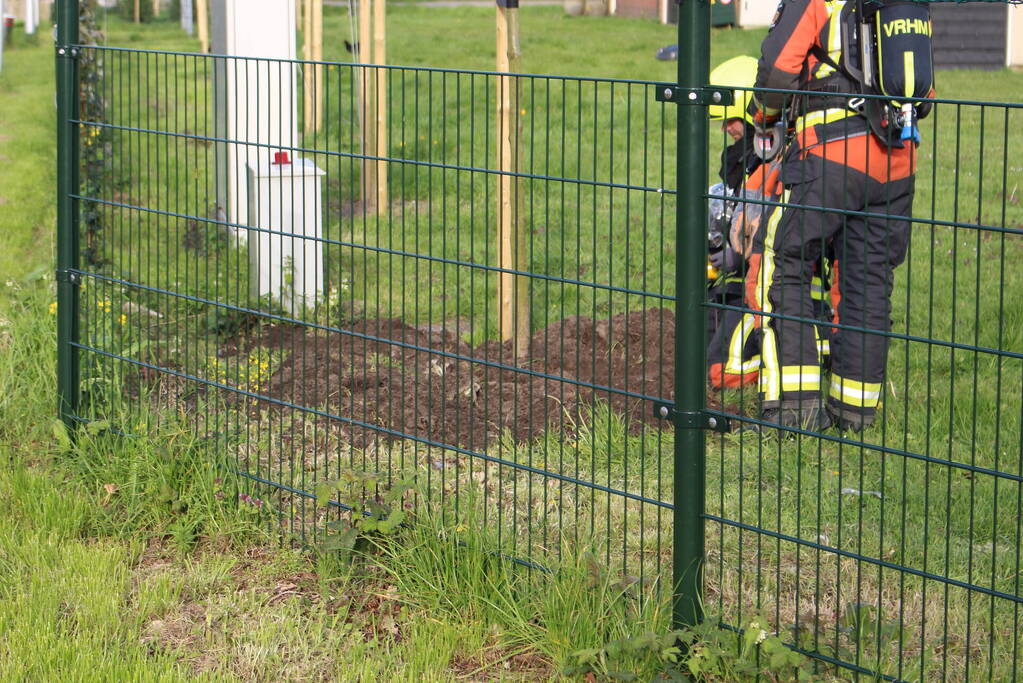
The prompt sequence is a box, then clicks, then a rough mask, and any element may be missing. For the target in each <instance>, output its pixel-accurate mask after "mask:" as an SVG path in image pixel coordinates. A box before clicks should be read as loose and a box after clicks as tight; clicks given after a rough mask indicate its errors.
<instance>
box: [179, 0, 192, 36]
mask: <svg viewBox="0 0 1023 683" xmlns="http://www.w3.org/2000/svg"><path fill="white" fill-rule="evenodd" d="M192 24H193V21H192V0H181V29H182V30H183V31H184V32H185V33H187V34H188V35H192V31H193V28H192Z"/></svg>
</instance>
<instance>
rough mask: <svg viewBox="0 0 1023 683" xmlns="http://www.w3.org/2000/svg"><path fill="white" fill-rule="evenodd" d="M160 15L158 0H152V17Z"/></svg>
mask: <svg viewBox="0 0 1023 683" xmlns="http://www.w3.org/2000/svg"><path fill="white" fill-rule="evenodd" d="M159 16H160V0H153V19H157V18H159Z"/></svg>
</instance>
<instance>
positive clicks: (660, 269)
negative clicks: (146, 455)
mask: <svg viewBox="0 0 1023 683" xmlns="http://www.w3.org/2000/svg"><path fill="white" fill-rule="evenodd" d="M86 51H87V52H89V53H94V54H97V55H100V58H101V59H102V61H103V63H104V82H103V85H102V87H103V89H104V90H105V98H104V99H105V101H106V102H107V109H106V112H105V116H104V117H102V118H97V119H91V120H82V121H80V122H79V123H80V125H81V130H82V144H83V147H84V148H85V149H86V150H88V149H89V148H90V147H92V146H102V147H103V148H104V149H105V150H106V152H105V153H104V157H105V158H106V159H107V164H106V166H105V168H104V170H103V173H104V180H103V181H102V182H100V183H96V184H95V187H96V193H95V194H91V195H88V196H86V195H80V196H77V197H76V199H77V200H78V201H79V202H80V203H81V204H82V205H83V206H87V207H90V209H92V210H94V211H95V212H96V214H97V218H98V220H99V221H100V223H101V224H102V226H103V227H102V231H101V237H98V238H97V239H101V240H102V245H101V246H99V247H98V248H97V250H96V252H97V253H98V254H99V255H100V256H99V258H98V259H97V262H96V263H94V264H89V265H87V266H85V267H84V268H83V272H82V277H83V285H84V290H83V295H82V311H83V313H82V317H83V335H82V346H81V348H82V350H83V351H85V353H84V354H83V355H82V362H83V367H84V368H85V369H84V370H83V372H84V376H85V380H84V387H83V388H84V390H85V393H86V396H85V401H84V406H88V407H89V409H91V410H110V408H111V406H114V405H116V404H117V403H118V402H119V401H124V400H129V401H137V400H149V401H155V402H157V403H158V404H159V405H161V406H162V407H165V408H178V409H184V410H187V412H188V413H189V415H190V417H191V419H194V420H195V426H196V429H197V430H198V432H199V433H201V434H204V435H208V436H209V437H210V438H212V439H215V440H216V441H217V442H218V446H217V448H218V450H221V451H222V452H224V453H227V454H229V460H231V461H232V464H233V466H234V467H235V468H237V469H238V470H239V471H241V472H244V473H246V474H247V475H251V476H252V477H253V478H255V479H257V480H259V481H266V482H272V483H273V484H274V485H276V486H277V487H278V488H277V491H276V492H275V493H274V494H273V495H271V496H269V497H268V499H269V501H270V503H271V504H272V507H273V508H274V509H275V510H276V511H277V512H278V514H279V515H280V516H281V518H282V519H283V520H285V521H286V526H287V528H288V530H289V531H290V532H293V533H294V534H295V535H296V536H298V537H299V538H301V539H303V540H308V541H314V540H316V539H317V538H320V537H322V535H323V533H324V530H323V527H322V525H321V524H320V522H321V521H323V520H322V519H321V517H322V515H321V514H319V512H318V510H317V509H316V506H315V505H314V504H313V503H312V502H311V501H309V500H307V497H308V496H310V495H312V494H313V493H314V491H315V488H316V485H317V484H318V483H322V482H327V481H333V480H337V479H339V478H341V477H342V475H343V473H344V472H350V471H358V472H360V473H367V474H372V475H374V476H377V477H381V478H382V480H383V482H394V481H404V480H407V479H409V478H415V480H416V481H417V482H418V486H417V488H418V491H419V493H420V494H421V496H422V498H424V499H427V500H431V501H438V502H439V501H443V502H444V504H445V506H446V507H450V510H448V511H447V512H449V513H450V514H452V515H455V516H458V515H461V514H462V513H463V511H466V510H472V509H475V510H477V511H478V512H477V513H474V514H479V515H481V516H482V520H483V521H484V522H485V523H486V524H490V525H492V528H493V532H494V534H495V537H496V540H495V543H496V544H497V549H499V550H500V551H501V552H502V553H505V554H508V555H511V556H515V557H517V558H520V559H522V560H524V561H526V562H530V563H536V564H543V565H546V564H548V563H550V562H553V561H556V560H554V558H556V557H557V556H559V555H560V554H561V553H562V552H564V551H566V550H567V549H569V548H579V547H583V546H586V547H592V549H593V550H594V551H595V552H597V553H598V554H599V555H600V556H603V557H604V559H605V561H607V562H608V563H609V564H611V565H613V566H614V567H616V568H617V569H618V570H620V571H622V572H624V573H626V574H628V575H631V576H635V577H636V578H637V579H639V580H642V581H644V582H652V581H654V580H655V579H657V578H658V577H659V576H660V572H661V569H662V568H663V567H664V566H665V563H667V562H668V559H669V557H670V543H668V542H667V539H666V537H665V533H666V530H667V529H668V528H670V527H669V526H668V525H669V521H670V515H669V514H668V513H669V509H668V508H669V507H670V506H669V505H668V504H667V503H666V502H665V500H668V499H669V498H668V496H669V495H670V485H669V483H668V482H669V480H670V478H669V476H668V475H669V472H667V471H666V469H665V458H664V457H662V452H663V451H664V450H665V448H668V447H669V446H670V442H671V435H670V433H669V432H667V431H665V430H664V429H662V426H667V423H665V422H663V421H661V420H659V419H657V418H656V416H655V414H654V411H653V409H652V407H651V405H652V401H654V400H661V401H667V400H668V399H670V395H671V391H672V387H673V373H672V369H671V353H672V343H673V338H674V327H673V316H672V313H671V310H670V302H671V300H672V289H673V275H672V260H671V249H672V240H671V239H670V237H669V235H668V234H665V230H667V231H668V232H670V231H671V230H672V229H673V225H672V222H673V220H672V217H673V216H674V207H673V193H672V192H670V191H666V190H665V189H664V188H665V187H666V186H668V184H669V183H668V176H669V173H668V172H666V171H665V169H666V168H670V167H671V164H672V163H673V160H674V129H673V127H674V118H673V117H672V116H670V115H669V114H670V111H669V112H666V111H665V109H664V107H663V106H662V105H660V104H658V103H657V102H655V101H654V98H653V94H652V87H653V86H652V84H647V83H635V82H617V81H602V80H583V79H563V78H555V77H529V78H521V79H519V88H520V97H519V102H520V109H519V111H518V112H517V113H518V118H519V119H520V121H521V123H520V125H519V128H518V130H517V131H516V132H515V133H514V138H515V141H516V143H517V144H516V145H515V147H516V149H517V150H518V152H517V154H518V157H519V158H518V161H517V165H518V168H519V169H520V170H519V171H517V172H513V173H517V175H514V179H515V181H516V182H515V184H514V190H513V192H514V195H515V196H514V198H513V199H514V202H515V203H517V204H518V206H519V207H520V209H519V212H520V216H521V219H520V221H519V223H520V225H521V226H522V229H523V230H524V231H526V235H525V242H526V246H527V252H528V258H529V264H530V265H529V268H528V271H527V270H522V271H515V270H510V269H509V268H508V267H501V266H499V259H498V255H497V252H498V246H499V245H498V244H497V241H496V238H495V235H496V208H495V207H496V199H497V194H496V193H497V185H496V181H497V179H498V174H497V173H496V172H495V162H496V156H497V153H496V147H497V142H496V138H497V135H498V131H497V129H496V123H495V118H496V114H495V110H494V107H493V105H492V103H493V102H495V101H496V98H497V88H498V87H501V81H499V80H498V77H496V76H495V75H494V74H486V73H466V72H452V71H442V70H431V69H412V68H373V69H370V71H371V72H374V75H373V76H371V77H368V78H366V77H364V76H363V74H362V71H363V70H362V69H360V68H359V67H355V66H352V65H342V64H329V65H323V68H324V70H325V77H324V80H323V84H324V86H323V88H324V92H323V96H324V98H323V101H324V104H323V106H324V108H325V113H326V114H327V116H325V121H326V125H325V126H324V128H323V129H322V130H320V131H318V132H315V133H313V134H311V135H306V136H304V137H302V138H297V137H294V135H295V134H294V132H293V130H291V127H293V125H294V124H293V119H292V117H291V116H290V115H289V114H288V113H287V112H285V113H284V114H281V113H280V112H278V111H274V109H275V108H276V107H277V106H278V104H279V102H280V101H281V99H282V98H281V96H280V95H279V94H278V90H277V89H278V88H280V87H281V85H280V84H282V83H283V84H286V83H290V84H291V86H290V87H291V88H295V87H296V84H297V81H298V79H296V78H294V76H293V74H294V72H295V71H296V70H297V69H301V68H312V67H311V66H310V65H302V64H298V63H292V62H286V61H267V60H257V59H242V58H226V57H202V56H196V55H181V54H170V53H155V52H147V51H137V50H121V49H114V48H87V49H86ZM376 74H379V75H386V85H385V86H384V87H386V89H387V96H386V100H387V102H388V105H389V107H388V108H389V111H388V123H389V125H388V140H387V141H388V148H389V149H390V150H391V152H390V155H389V156H388V157H387V159H386V161H387V167H386V168H387V174H388V180H389V191H390V201H389V202H388V203H387V204H386V205H378V206H376V207H372V206H368V203H369V202H367V200H366V197H365V195H364V192H363V183H362V180H361V177H362V176H361V174H362V169H363V164H364V162H365V161H366V157H367V156H369V157H373V154H372V152H371V153H369V154H368V155H367V154H366V153H364V152H363V148H362V140H361V136H360V121H362V120H364V118H365V117H364V115H363V112H362V111H361V110H360V104H359V102H360V101H361V100H362V95H361V92H360V87H361V85H360V84H362V83H364V82H367V81H368V82H371V83H374V84H376V83H381V82H383V79H380V78H378V77H377V75H376ZM261 82H262V83H265V84H266V85H265V89H263V87H262V86H261ZM509 82H510V81H509ZM230 83H247V84H248V90H249V92H248V93H247V94H246V97H248V98H249V99H248V104H249V106H248V107H243V105H244V104H245V102H225V101H224V100H223V93H218V92H217V88H218V87H223V88H224V89H227V84H230ZM131 93H146V95H145V96H144V97H136V96H134V95H132V94H131ZM267 93H271V97H270V99H269V101H270V102H272V104H271V105H270V106H269V107H266V106H264V107H262V108H260V105H259V104H258V102H257V100H259V98H261V97H264V96H265V95H266V94H267ZM292 97H293V94H292V95H286V96H284V98H283V99H284V100H285V101H288V100H291V98H292ZM218 98H221V99H219V100H218ZM296 99H298V98H296ZM368 99H370V100H372V99H375V98H373V97H370V98H368ZM291 101H294V100H291ZM243 109H245V110H247V114H243V113H239V114H238V115H239V117H240V118H241V117H245V118H244V119H243V120H238V121H231V120H230V117H231V115H232V114H233V113H237V112H241V111H242V110H243ZM218 113H219V116H218ZM225 114H226V116H225ZM289 136H290V137H289ZM269 139H275V140H276V141H277V142H276V144H269V143H266V142H261V140H269ZM249 141H252V142H249ZM285 141H287V142H286V143H285ZM243 143H244V144H243ZM282 151H283V152H285V153H286V154H288V155H289V157H288V159H289V161H290V164H288V163H283V164H282V163H277V164H274V163H273V162H274V159H275V157H276V158H277V160H278V161H281V160H282V159H283V158H282V157H277V155H278V154H279V153H281V152H282ZM373 163H374V162H373V160H372V159H371V160H370V164H373ZM303 164H315V167H316V169H318V171H317V172H316V173H306V171H305V170H301V169H304V168H305V167H304V166H303ZM245 167H247V168H245ZM366 168H368V169H369V172H370V173H374V172H375V167H374V166H372V165H370V166H366ZM293 169H300V170H298V171H295V170H293ZM259 173H265V174H266V175H267V176H268V177H269V178H270V179H269V181H268V183H267V184H265V185H261V184H260V181H259V179H258V178H257V177H256V176H257V174H259ZM246 174H250V175H251V176H252V177H251V178H250V179H249V180H248V182H245V181H244V177H245V175H246ZM373 199H374V197H371V198H370V201H372V200H373ZM321 211H322V216H318V215H317V213H318V212H321ZM243 213H244V214H247V217H246V218H245V219H244V220H239V219H238V216H239V215H242V214H243ZM662 226H667V228H665V227H662ZM292 235H298V236H297V237H292ZM310 246H312V249H311V250H310ZM301 259H305V262H304V264H299V263H298V261H299V260H301ZM317 262H322V266H319V265H313V264H314V263H317ZM310 267H311V268H313V269H314V271H313V274H310V273H309V272H307V271H306V270H304V269H308V268H310ZM321 269H322V270H321ZM502 273H511V274H513V275H515V276H517V277H528V278H529V303H530V308H531V319H532V325H533V329H532V331H531V333H530V336H529V339H528V340H526V341H527V344H525V349H524V352H521V351H522V350H521V349H520V350H519V352H517V350H516V346H515V344H514V343H513V341H512V340H507V341H502V340H501V339H500V338H499V336H498V334H497V332H496V326H497V320H498V306H499V304H498V299H497V294H496V291H497V282H498V278H499V277H500V276H501V275H502ZM321 277H322V280H320V279H319V278H321ZM308 280H316V281H315V282H313V283H312V289H314V290H316V292H317V293H318V295H316V296H306V294H307V293H308V291H309V284H310V283H309V282H308ZM143 397H145V398H143ZM666 444H667V446H666ZM381 485H386V484H381ZM468 501H477V502H473V503H470V502H468ZM338 502H339V503H348V504H350V503H351V501H346V500H344V499H343V497H340V496H339V500H338Z"/></svg>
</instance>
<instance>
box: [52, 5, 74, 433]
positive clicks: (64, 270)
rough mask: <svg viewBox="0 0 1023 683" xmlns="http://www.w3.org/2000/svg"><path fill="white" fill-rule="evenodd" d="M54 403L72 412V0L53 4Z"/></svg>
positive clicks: (67, 419) (67, 418)
mask: <svg viewBox="0 0 1023 683" xmlns="http://www.w3.org/2000/svg"><path fill="white" fill-rule="evenodd" d="M56 17H57V401H58V411H59V414H60V419H61V420H63V421H64V424H66V425H67V426H68V427H73V426H74V422H75V416H76V415H77V412H78V380H79V369H78V349H77V348H76V347H75V346H74V345H75V344H76V343H77V342H78V291H79V290H78V287H79V274H78V202H77V200H75V199H74V198H73V197H72V195H74V194H77V193H78V124H77V123H74V122H73V121H74V120H75V119H77V118H78V48H77V47H74V46H77V44H78V0H57V5H56Z"/></svg>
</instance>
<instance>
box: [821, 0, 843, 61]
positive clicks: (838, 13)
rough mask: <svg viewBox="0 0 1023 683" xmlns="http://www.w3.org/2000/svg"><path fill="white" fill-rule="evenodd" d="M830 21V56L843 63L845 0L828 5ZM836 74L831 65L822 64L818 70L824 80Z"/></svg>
mask: <svg viewBox="0 0 1023 683" xmlns="http://www.w3.org/2000/svg"><path fill="white" fill-rule="evenodd" d="M827 7H828V19H829V20H830V21H831V26H830V27H829V28H830V31H829V33H828V44H827V45H825V46H824V47H825V48H826V49H828V55H829V56H830V57H831V58H832V59H833V60H835V63H836V64H840V63H841V61H842V10H843V9H845V0H835V1H834V2H829V3H827ZM833 73H835V67H833V66H831V65H830V64H821V66H820V68H819V69H818V70H817V78H824V77H825V76H830V75H831V74H833Z"/></svg>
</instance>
